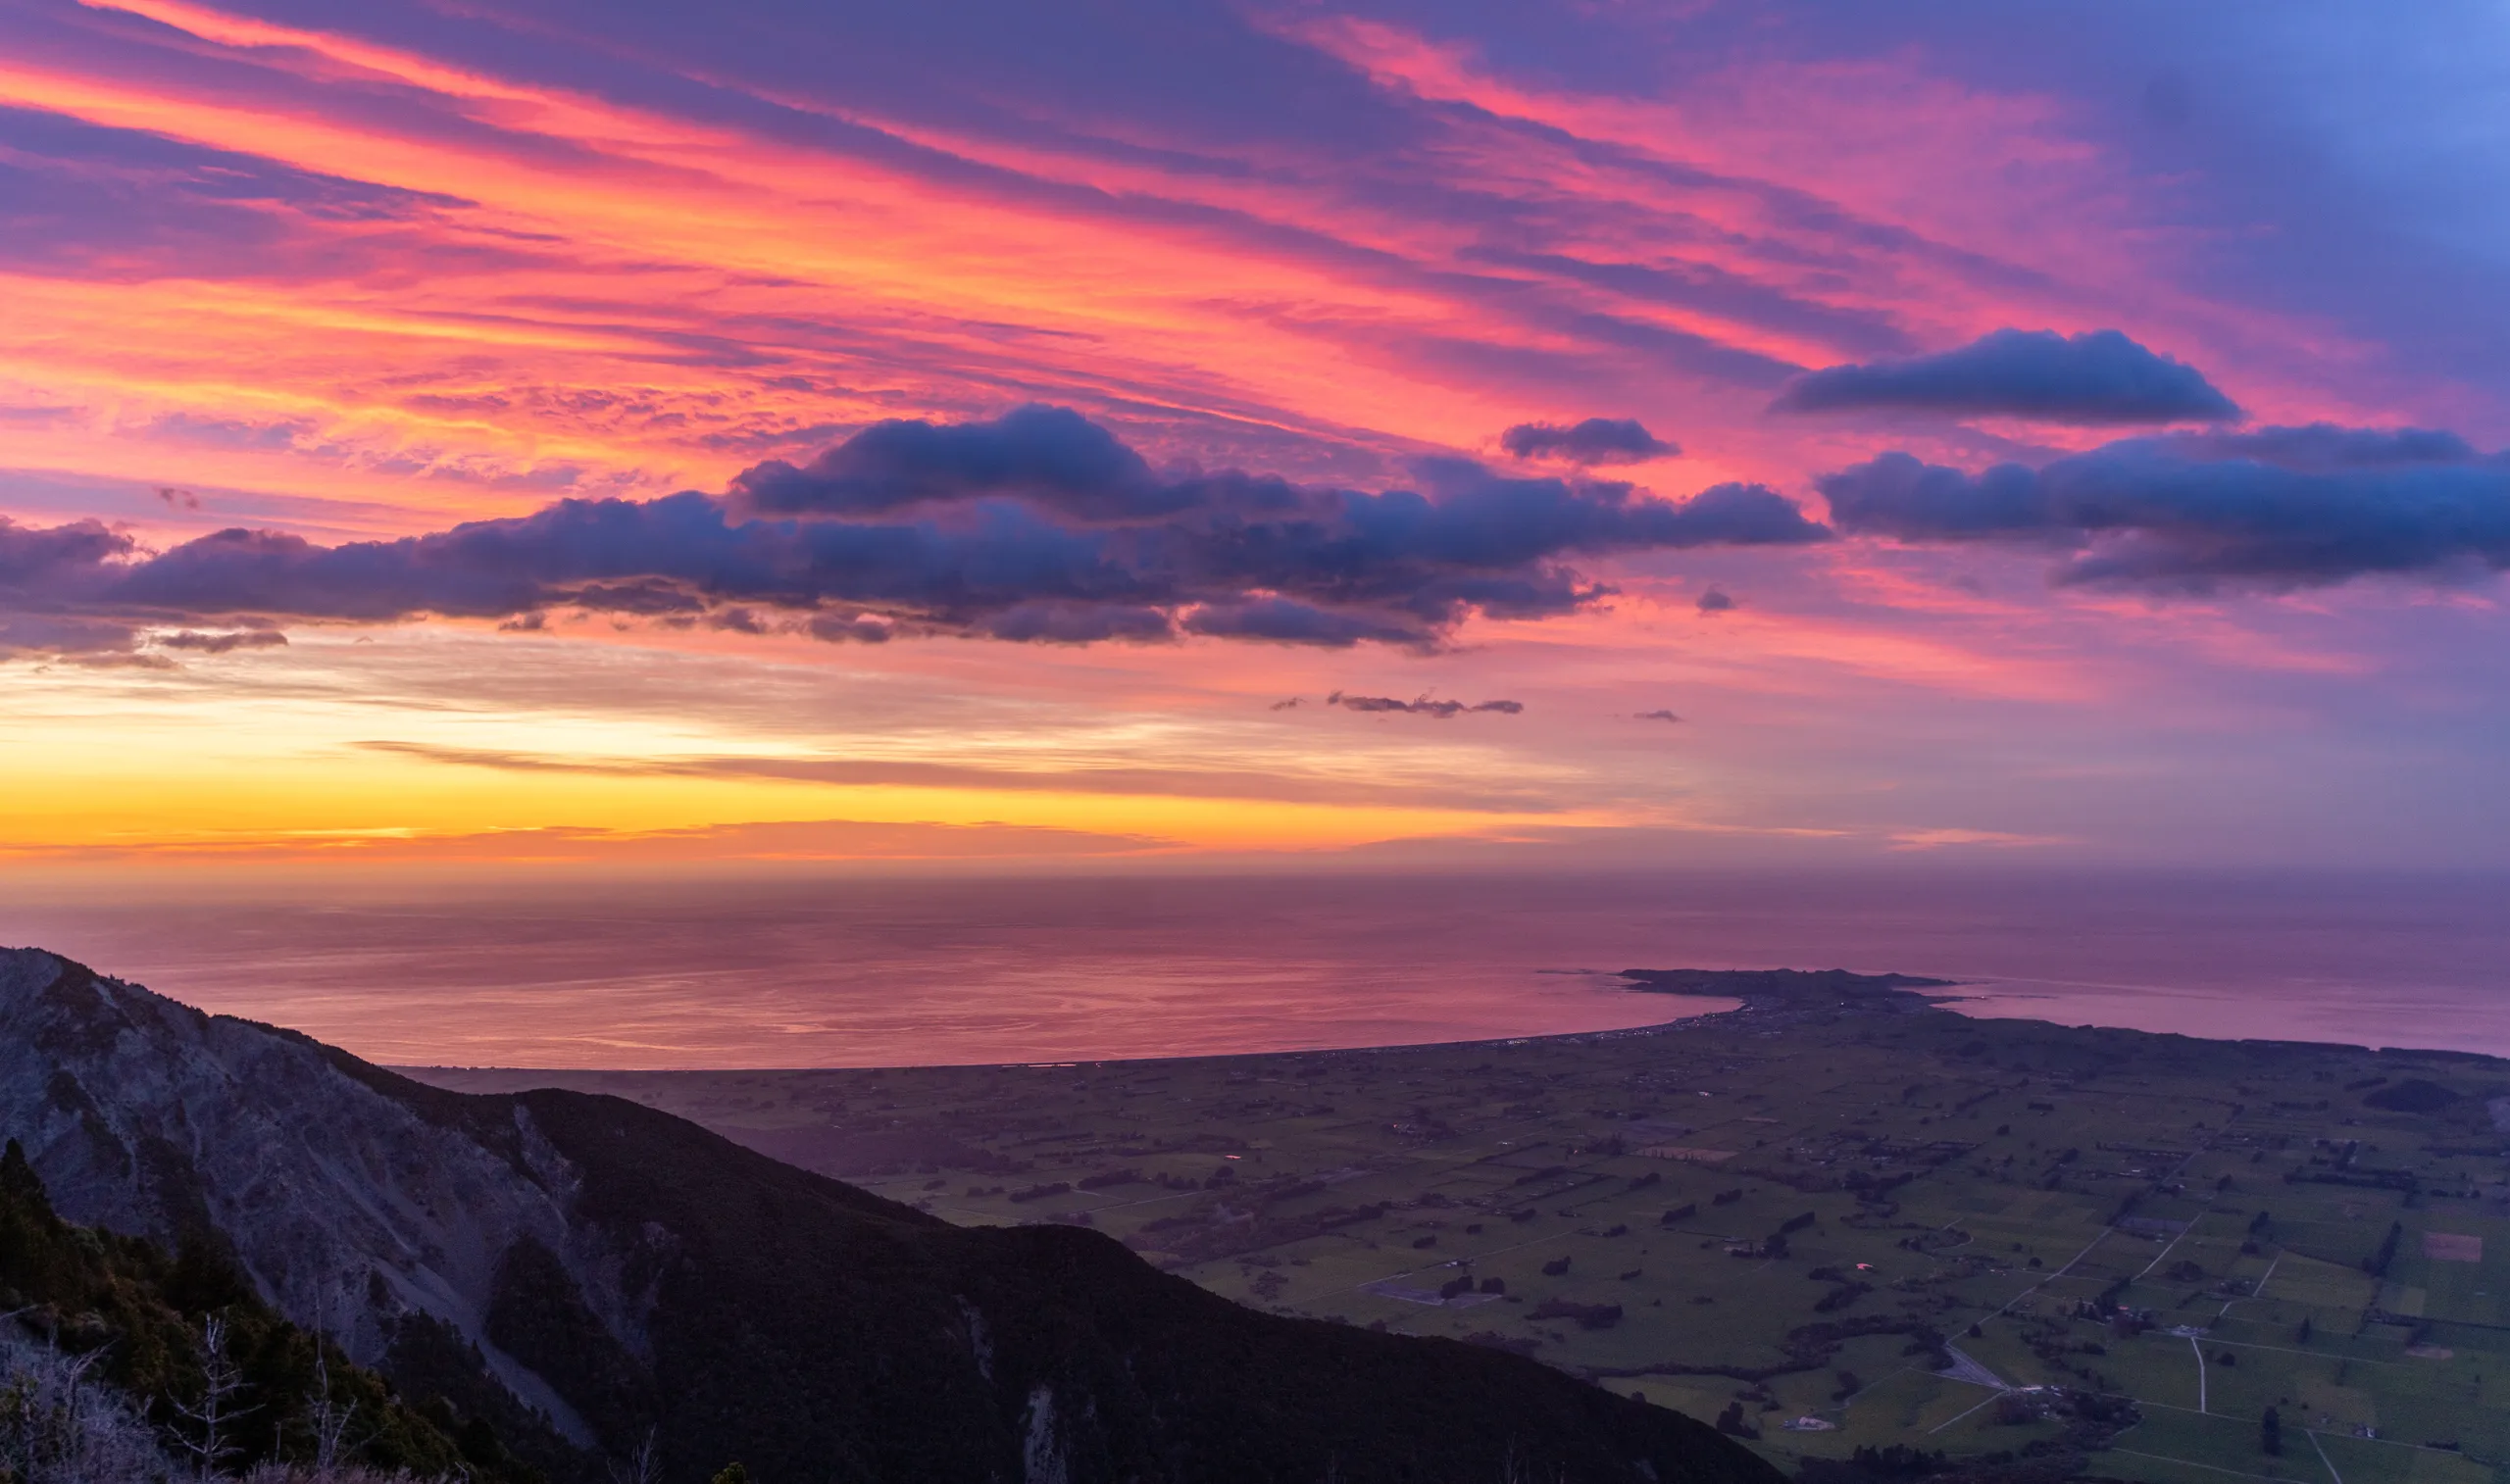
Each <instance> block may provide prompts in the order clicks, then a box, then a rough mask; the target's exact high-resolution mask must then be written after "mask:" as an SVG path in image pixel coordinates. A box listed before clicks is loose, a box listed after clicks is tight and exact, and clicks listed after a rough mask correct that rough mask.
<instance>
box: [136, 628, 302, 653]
mask: <svg viewBox="0 0 2510 1484" xmlns="http://www.w3.org/2000/svg"><path fill="white" fill-rule="evenodd" d="M154 642H155V644H156V645H157V647H158V648H159V649H188V650H197V651H198V652H200V653H201V654H204V655H223V654H226V653H227V652H228V651H230V650H238V649H283V648H285V647H286V645H287V635H285V634H283V633H280V632H279V631H278V630H277V629H275V628H243V629H234V630H230V631H229V632H226V633H223V634H221V633H211V634H205V633H201V632H198V631H197V630H194V629H188V628H186V629H182V630H180V631H178V632H176V633H171V634H159V635H158V636H157V637H156V639H155V640H154Z"/></svg>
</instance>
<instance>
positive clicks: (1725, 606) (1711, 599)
mask: <svg viewBox="0 0 2510 1484" xmlns="http://www.w3.org/2000/svg"><path fill="white" fill-rule="evenodd" d="M1696 606H1697V607H1698V609H1699V611H1700V612H1701V613H1703V614H1730V613H1732V612H1733V611H1734V608H1735V603H1734V600H1733V599H1732V598H1731V597H1729V596H1727V594H1726V590H1725V589H1724V588H1718V587H1712V588H1710V589H1709V590H1708V591H1706V592H1704V593H1701V594H1700V595H1699V602H1698V604H1697V605H1696Z"/></svg>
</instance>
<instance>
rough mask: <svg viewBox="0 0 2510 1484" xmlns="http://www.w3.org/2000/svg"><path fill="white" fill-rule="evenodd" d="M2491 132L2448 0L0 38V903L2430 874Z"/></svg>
mask: <svg viewBox="0 0 2510 1484" xmlns="http://www.w3.org/2000/svg"><path fill="white" fill-rule="evenodd" d="M1886 15H1887V17H1888V21H1889V25H1888V27H1887V29H1886V28H1883V26H1882V25H1880V22H1881V21H1882V19H1883V17H1884V16H1886ZM2270 19H2271V20H2272V23H2273V24H2272V25H2268V24H2267V22H2268V21H2269V20H2270ZM2506 97H2510V13H2505V12H2504V11H2502V10H2501V9H2500V8H2499V7H2497V6H2492V5H2478V4H2454V3H2446V0H2435V3H2427V4H2418V5H2415V6H2412V7H2398V8H2388V7H2374V6H2359V5H2346V6H2334V5H2328V6H2311V5H2301V6H2292V5H2285V4H2276V5H2264V4H2226V5H2213V6H2204V7H2186V6H2164V5H2160V4H2135V3H2111V4H2102V5H2097V6H2094V5H2068V6H2055V7H2051V6H2038V5H2032V6H2016V5H2012V4H2009V3H1984V0H1982V3H1976V4H1969V3H1945V4H1938V5H1930V6H1923V7H1914V8H1903V7H1874V6H1870V5H1851V4H1838V5H1819V4H1805V5H1768V4H1743V3H1733V4H1722V3H1715V0H1702V3H1682V4H1675V3H1664V4H1652V5H1636V4H1617V3H1610V0H1596V3H1555V4H1547V5H1536V4H1523V5H1518V4H1473V5H1463V4H1454V3H1448V4H1438V5H1431V4H1422V3H1411V0H1385V3H1367V0H1364V3H1360V4H1354V5H1342V4H1336V5H1330V6H1328V5H1322V4H1304V3H1290V4H1263V3H1254V4H1226V3H1203V0H1157V3H1152V0H1141V3H1133V0H1113V3H1103V4H1089V5H1079V6H1038V5H1029V4H1017V3H1010V0H976V3H960V0H948V3H921V4H912V5H884V6H868V5H854V6H831V5H826V4H800V3H789V0H734V3H731V4H728V5H719V6H695V5H684V4H683V5H665V4H644V3H617V0H613V3H607V4H599V5H596V4H591V3H587V0H435V3H426V0H374V3H367V4H359V5H340V4H314V3H311V0H226V3H220V4H216V5H212V4H201V3H192V0H129V3H126V4H104V3H92V4H80V3H74V0H0V275H5V276H4V277H0V678H5V683H6V690H5V693H4V694H5V696H6V698H7V704H6V705H5V707H0V869H12V870H19V871H26V870H53V869H61V868H66V867H69V866H78V867H80V868H84V869H94V870H106V871H138V870H142V869H147V870H155V871H162V872H174V873H183V872H191V873H199V874H204V875H207V874H215V873H219V872H226V871H231V870H235V869H238V868H242V867H248V866H286V867H291V868H302V867H304V866H308V865H319V866H337V868H338V869H340V870H343V871H357V870H376V871H381V870H391V869H399V868H414V869H415V868H423V867H437V866H445V865H447V864H460V865H465V866H476V865H478V864H482V863H500V862H502V863H514V864H523V865H534V864H539V863H560V864H565V865H570V866H601V865H678V864H681V863H695V862H756V861H776V862H781V861H796V860H799V861H827V862H848V861H871V862H882V863H902V862H917V863H939V864H942V865H946V866H953V867H954V868H976V867H983V868H997V867H1011V866H1017V867H1020V868H1030V867H1033V866H1038V865H1040V864H1061V865H1064V866H1071V865H1076V864H1080V865H1106V866H1124V867H1126V868H1142V867H1144V866H1151V867H1159V866H1175V867H1177V868H1184V867H1186V866H1196V867H1209V866H1223V865H1246V864H1288V865H1311V866H1318V867H1320V868H1322V867H1330V866H1348V865H1350V864H1353V863H1360V864H1368V863H1378V862H1383V863H1402V864H1408V865H1432V866H1434V865H1472V864H1476V863H1506V864H1512V865H1522V866H1531V867H1537V868H1540V867H1550V866H1559V867H1564V868H1565V867H1570V866H1591V865H1595V864H1598V863H1646V864H1662V865H1676V866H1715V865H1719V864H1723V863H1738V864H1746V863H1747V864H1752V865H1755V866H1762V865H1771V864H1781V865H1782V864H1788V863H1807V864H1815V863H1822V864H1837V863H1852V862H1858V861H1877V860H1885V859H1898V858H1905V857H1921V856H1922V857H1924V858H1926V859H1930V860H1937V859H1958V860H1961V861H1963V862H1967V863H1971V864H1986V863H1992V862H2002V861H2009V862H2012V863H2015V864H2016V865H2017V866H2019V865H2020V864H2022V863H2026V862H2027V863H2032V864H2034V865H2036V864H2049V863H2055V864H2136V863H2160V864H2171V865H2211V864H2244V865H2266V864H2271V865H2301V866H2313V865H2328V866H2335V865H2380V866H2469V865H2484V866H2501V865H2510V784H2505V782H2504V780H2503V767H2502V752H2503V739H2504V738H2505V737H2510V684H2505V681H2510V643H2505V640H2510V616H2506V615H2505V612H2504V608H2503V598H2504V588H2503V586H2502V583H2501V580H2500V578H2499V575H2498V573H2499V572H2500V570H2501V569H2503V568H2504V567H2505V566H2510V460H2505V459H2504V458H2503V457H2502V456H2501V455H2500V454H2499V453H2498V452H2497V451H2498V450H2500V449H2502V448H2503V446H2504V445H2505V444H2510V354H2505V351H2504V347H2505V346H2510V230H2505V228H2506V227H2510V222H2504V221H2503V220H2502V219H2503V217H2504V216H2505V214H2510V191H2504V190H2503V189H2502V182H2501V180H2500V179H2499V176H2498V172H2497V162H2498V161H2499V159H2500V158H2501V150H2502V146H2503V145H2504V143H2505V142H2510V141H2505V138H2504V135H2505V133H2510V105H2505V104H2504V102H2503V101H2502V100H2503V99H2504V98H2506ZM1450 703H1452V704H1450Z"/></svg>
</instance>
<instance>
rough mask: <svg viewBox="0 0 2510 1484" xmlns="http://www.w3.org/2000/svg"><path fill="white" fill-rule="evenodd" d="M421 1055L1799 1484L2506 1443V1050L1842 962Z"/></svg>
mask: <svg viewBox="0 0 2510 1484" xmlns="http://www.w3.org/2000/svg"><path fill="white" fill-rule="evenodd" d="M422 1075H425V1076H426V1077H427V1079H428V1080H431V1081H434V1082H437V1083H439V1084H441V1085H445V1086H450V1087H459V1088H465V1089H470V1090H480V1091H487V1090H504V1089H508V1088H512V1087H517V1086H524V1085H560V1086H572V1087H579V1088H584V1089H588V1090H595V1091H604V1092H612V1093H618V1094H620V1095H623V1096H627V1097H631V1098H635V1099H637V1100H638V1101H641V1102H645V1103H648V1104H651V1105H653V1106H656V1107H659V1108H664V1109H668V1110H670V1111H672V1112H675V1113H681V1114H684V1115H686V1116H688V1117H690V1118H693V1119H696V1120H698V1121H700V1122H703V1123H706V1124H708V1125H710V1126H712V1127H714V1128H716V1129H718V1130H721V1131H723V1132H725V1133H727V1134H729V1135H732V1136H733V1137H735V1138H738V1139H740V1140H742V1141H743V1142H745V1143H749V1144H751V1145H753V1146H754V1147H758V1148H762V1149H765V1150H767V1151H768V1152H770V1153H773V1154H776V1155H778V1157H780V1158H784V1159H788V1160H791V1161H792V1162H796V1163H800V1164H804V1165H808V1166H811V1167H815V1168H819V1169H822V1170H825V1171H827V1172H828V1173H831V1174H839V1175H842V1176H844V1177H845V1178H847V1179H850V1180H852V1181H854V1182H855V1183H857V1184H861V1185H865V1186H868V1187H870V1188H872V1189H875V1190H878V1191H880V1192H881V1193H883V1194H885V1195H888V1196H891V1197H893V1198H895V1199H897V1200H900V1201H905V1202H909V1203H912V1204H915V1205H918V1206H921V1207H923V1208H925V1209H927V1210H929V1211H931V1212H935V1213H937V1214H939V1215H942V1216H945V1217H948V1218H949V1219H951V1220H954V1221H961V1222H969V1223H979V1222H993V1223H999V1222H1019V1221H1038V1220H1051V1221H1066V1222H1078V1223H1082V1224H1087V1225H1091V1226H1095V1227H1096V1228H1098V1229H1099V1230H1102V1231H1104V1232H1106V1233H1108V1234H1109V1235H1111V1236H1113V1237H1115V1238H1117V1239H1118V1240H1121V1241H1124V1242H1126V1243H1127V1244H1128V1245H1130V1246H1131V1247H1133V1248H1134V1249H1135V1250H1137V1251H1139V1252H1140V1253H1141V1254H1142V1255H1143V1256H1144V1257H1145V1258H1146V1259H1148V1260H1149V1261H1153V1262H1156V1263H1160V1264H1162V1265H1164V1266H1168V1267H1170V1268H1172V1269H1174V1270H1175V1271H1177V1272H1179V1273H1180V1274H1182V1275H1184V1276H1186V1277H1188V1278H1191V1279H1192V1280H1194V1281H1195V1282H1197V1283H1200V1284H1202V1285H1204V1286H1205V1287H1208V1288H1210V1289H1213V1290H1215V1291H1216V1292H1220V1293H1224V1294H1227V1295H1229V1296H1230V1297H1232V1298H1235V1299H1238V1300H1240V1301H1241V1302H1244V1303H1247V1304H1250V1305H1255V1306H1258V1307H1262V1308H1266V1309H1271V1310H1275V1311H1280V1312H1284V1313H1294V1314H1304V1315H1311V1316H1315V1317H1318V1318H1330V1319H1335V1320H1339V1321H1343V1322H1348V1323H1353V1324H1362V1325H1370V1326H1381V1327H1383V1328H1386V1329H1390V1330H1395V1331H1400V1332H1403V1333H1409V1334H1421V1335H1443V1336H1449V1337H1453V1338H1456V1339H1462V1340H1470V1341H1473V1342H1475V1343H1480V1344H1488V1345H1500V1346H1505V1347H1508V1348H1511V1349H1516V1350H1520V1351H1523V1352H1525V1353H1527V1354H1530V1355H1532V1356H1534V1357H1536V1358H1537V1359H1539V1360H1544V1361H1547V1362H1549V1363H1550V1364H1553V1365H1556V1366H1559V1367H1561V1368H1563V1369H1566V1370H1570V1371H1573V1372H1576V1373H1579V1374H1582V1375H1586V1376H1590V1377H1592V1378H1594V1379H1596V1380H1597V1381H1598V1382H1600V1383H1601V1384H1603V1385H1607V1386H1610V1387H1612V1388H1613V1389H1615V1390H1617V1391H1624V1392H1634V1393H1639V1394H1642V1395H1644V1396H1645V1398H1646V1399H1647V1400H1649V1401H1651V1402H1654V1403H1657V1404H1659V1405H1662V1406H1667V1407H1675V1408H1680V1409H1682V1410H1684V1411H1687V1412H1690V1413H1692V1414H1693V1415H1696V1416H1699V1417H1701V1418H1704V1419H1712V1420H1713V1419H1715V1418H1716V1417H1718V1416H1719V1415H1720V1414H1721V1413H1724V1414H1725V1415H1727V1416H1728V1418H1729V1419H1730V1421H1732V1420H1733V1419H1735V1418H1737V1417H1738V1416H1739V1419H1740V1422H1741V1424H1742V1425H1743V1426H1745V1427H1747V1428H1748V1429H1750V1430H1751V1431H1753V1432H1756V1433H1757V1434H1758V1439H1757V1442H1756V1443H1755V1446H1756V1447H1758V1448H1760V1449H1761V1450H1763V1451H1764V1452H1765V1453H1766V1454H1768V1455H1769V1456H1770V1457H1772V1458H1773V1459H1777V1460H1779V1461H1780V1462H1782V1463H1783V1464H1787V1465H1790V1466H1791V1465H1793V1464H1795V1463H1797V1462H1799V1461H1801V1460H1802V1459H1807V1458H1841V1457H1845V1456H1846V1455H1848V1454H1849V1453H1850V1452H1851V1451H1852V1450H1853V1449H1855V1448H1856V1447H1857V1446H1858V1445H1861V1444H1872V1445H1878V1446H1885V1445H1890V1444H1906V1445H1909V1446H1912V1447H1916V1448H1921V1449H1925V1450H1929V1451H1933V1450H1942V1451H1944V1452H1945V1453H1947V1454H1949V1455H1952V1456H1954V1457H1955V1458H1956V1459H1957V1458H1969V1459H1983V1458H1992V1457H1995V1456H2010V1457H2011V1459H2013V1460H2014V1461H2015V1463H2016V1464H2017V1465H2029V1464H2032V1463H2033V1462H2034V1461H2036V1462H2038V1463H2040V1464H2042V1465H2044V1467H2045V1468H2046V1469H2047V1470H2049V1471H2050V1472H2051V1473H2052V1474H2054V1475H2058V1476H2061V1475H2062V1474H2063V1473H2065V1472H2069V1471H2089V1472H2092V1473H2096V1474H2099V1475H2102V1476H2106V1477H2112V1478H2124V1479H2136V1480H2153V1481H2173V1484H2179V1481H2186V1484H2196V1481H2203V1480H2213V1481H2222V1480H2226V1479H2229V1478H2234V1477H2247V1478H2265V1479H2296V1480H2334V1481H2340V1484H2405V1481H2408V1480H2412V1481H2415V1484H2478V1481H2482V1480H2487V1479H2490V1478H2491V1477H2492V1476H2493V1475H2494V1473H2495V1470H2496V1469H2497V1468H2499V1467H2500V1464H2501V1462H2502V1460H2504V1459H2510V1304H2506V1303H2505V1300H2510V1183H2505V1181H2504V1164H2503V1160H2502V1148H2503V1145H2504V1143H2505V1142H2510V1135H2505V1134H2503V1133H2502V1132H2499V1131H2497V1130H2496V1126H2495V1115H2494V1113H2493V1112H2492V1111H2491V1109H2490V1108H2488V1107H2487V1104H2488V1103H2489V1102H2490V1101H2491V1100H2495V1099H2503V1098H2505V1097H2510V1064H2504V1063H2500V1062H2496V1061H2492V1060H2489V1059H2485V1058H2478V1057H2467V1056H2452V1055H2448V1054H2439V1053H2400V1052H2388V1053H2380V1054H2374V1053H2371V1052H2368V1051H2363V1050H2359V1049H2354V1048H2344V1047H2330V1046H2305V1045H2296V1044H2289V1043H2265V1042H2238V1043H2226V1042H2209V1041H2196V1040H2189V1039H2186V1038H2184V1037H2174V1036H2155V1035H2146V1034H2142V1033H2138V1032H2133V1031H2116V1030H2094V1029H2068V1028H2064V1027H2060V1026H2054V1025H2048V1024H2043V1023H2040V1022H2035V1021H2020V1020H1971V1019H1966V1018H1963V1017H1961V1016H1959V1015H1957V1014H1951V1013H1949V1012H1946V1011H1943V1010H1939V1009H1936V1008H1933V1006H1932V1005H1930V1004H1929V1003H1928V1002H1926V1001H1924V1000H1922V999H1920V998H1918V997H1917V996H1915V995H1911V994H1907V993H1891V992H1888V991H1886V990H1883V989H1881V988H1878V987H1874V986H1871V985H1856V984H1850V985H1846V986H1844V987H1842V986H1841V985H1839V984H1838V983H1836V982H1832V983H1823V982H1821V981H1808V982H1806V983H1802V984H1796V985H1787V986H1780V987H1777V988H1774V989H1769V990H1768V991H1767V992H1761V991H1759V990H1755V991H1753V992H1752V993H1750V994H1749V996H1748V998H1747V1000H1746V1004H1745V1007H1744V1008H1743V1009H1742V1010H1739V1011H1735V1012H1732V1013H1731V1014H1713V1015H1707V1016H1702V1017H1699V1018H1694V1019H1689V1020H1682V1021H1677V1022H1675V1023H1672V1024H1669V1025H1665V1026H1661V1027H1655V1028H1650V1029H1646V1030H1637V1031H1626V1032H1614V1033H1610V1034H1603V1035H1591V1036H1566V1037H1551V1038H1541V1039H1530V1040H1520V1041H1508V1042H1485V1043H1474V1044H1466V1045H1452V1046H1431V1047H1408V1048H1395V1049H1386V1050H1374V1051H1341V1052H1316V1053H1306V1054H1284V1055H1271V1056H1252V1057H1230V1058H1202V1059H1193V1060H1179V1061H1163V1062H1127V1063H1093V1064H1078V1065H1053V1066H992V1067H937V1068H907V1069H889V1070H846V1071H791V1072H687V1073H658V1072H632V1073H631V1072H557V1073H524V1072H513V1071H474V1072H460V1071H442V1070H435V1071H427V1072H425V1073H422ZM2383 1103H2385V1104H2391V1105H2396V1104H2401V1105H2403V1106H2404V1108H2405V1109H2408V1110H2418V1111H2399V1109H2397V1108H2395V1107H2383V1106H2381V1105H2382V1104H2383ZM2500 1107H2501V1109H2502V1110H2503V1116H2504V1121H2510V1102H2504V1103H2502V1104H2501V1105H2500ZM1058 1187H1061V1188H1058ZM2391 1232H2393V1234H2394V1236H2393V1240H2391ZM1773 1238H1780V1239H1782V1240H1781V1241H1780V1242H1779V1243H1775V1244H1774V1243H1773V1241H1772V1239H1773ZM1737 1404H1739V1411H1737V1410H1736V1408H1737ZM2270 1407H2271V1408H2273V1409H2274V1410H2276V1412H2277V1414H2278V1417H2279V1419H2280V1421H2281V1424H2282V1425H2281V1445H2282V1446H2281V1452H2280V1454H2269V1453H2267V1452H2266V1451H2265V1450H2264V1447H2263V1441H2264V1439H2263V1424H2262V1420H2261V1419H2262V1416H2263V1414H2264V1413H2265V1411H2266V1410H2267V1409H2269V1408H2270ZM1790 1423H1792V1424H1794V1425H1793V1426H1789V1425H1787V1424H1790ZM2504 1477H2505V1478H2510V1471H2505V1472H2504Z"/></svg>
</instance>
